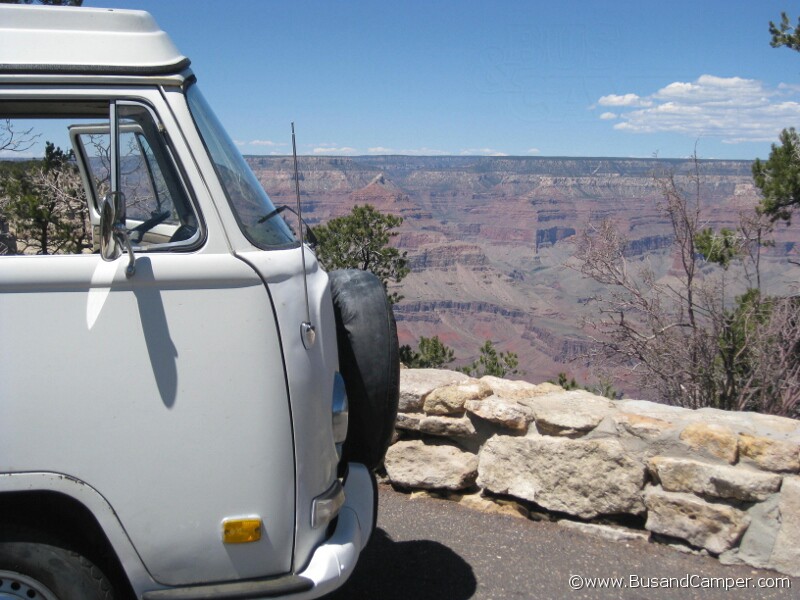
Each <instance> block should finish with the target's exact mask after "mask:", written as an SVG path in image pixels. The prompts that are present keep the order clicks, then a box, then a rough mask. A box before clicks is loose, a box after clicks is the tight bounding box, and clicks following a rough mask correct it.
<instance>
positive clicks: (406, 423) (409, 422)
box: [394, 413, 422, 431]
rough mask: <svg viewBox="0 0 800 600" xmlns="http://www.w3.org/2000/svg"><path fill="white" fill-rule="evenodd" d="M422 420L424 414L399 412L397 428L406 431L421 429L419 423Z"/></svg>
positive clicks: (396, 421)
mask: <svg viewBox="0 0 800 600" xmlns="http://www.w3.org/2000/svg"><path fill="white" fill-rule="evenodd" d="M421 421H422V415H420V414H415V413H397V419H395V422H394V426H395V429H404V430H406V431H419V424H420V422H421Z"/></svg>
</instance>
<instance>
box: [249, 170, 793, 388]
mask: <svg viewBox="0 0 800 600" xmlns="http://www.w3.org/2000/svg"><path fill="white" fill-rule="evenodd" d="M246 158H247V161H248V163H249V164H250V166H251V168H252V169H253V171H254V172H255V174H256V176H257V177H258V179H259V181H260V182H261V184H262V185H263V186H264V188H265V189H266V190H267V192H268V193H269V195H270V196H271V198H272V200H273V202H274V203H275V204H276V205H281V204H289V205H294V203H295V188H294V171H293V162H292V157H290V156H248V157H246ZM298 164H299V172H300V176H299V179H300V190H301V196H302V202H303V211H304V217H305V218H306V220H307V222H308V223H309V224H311V226H312V227H313V225H314V224H318V223H324V222H326V221H328V220H329V219H331V218H334V217H338V216H342V215H345V214H347V213H349V212H350V210H351V209H352V207H353V206H354V205H357V204H358V205H363V204H371V205H373V206H374V207H375V208H377V209H378V210H379V211H381V212H384V213H390V214H394V215H398V216H401V217H403V219H404V221H403V224H402V225H401V226H400V227H399V228H398V230H397V235H396V237H395V238H394V241H393V243H394V245H396V246H397V247H398V248H400V249H401V250H403V251H406V252H407V253H408V260H409V266H410V267H411V274H410V275H408V276H407V277H406V278H405V279H404V280H403V281H402V282H401V284H400V285H399V286H397V291H399V293H400V294H401V295H402V296H403V298H402V300H401V301H400V302H399V303H398V304H396V305H395V315H396V318H397V325H398V335H399V338H400V343H401V344H410V345H411V346H412V347H414V346H415V345H416V342H417V340H418V338H419V337H420V336H426V337H431V336H434V335H438V336H439V338H440V339H441V340H442V341H443V342H444V343H445V344H447V345H448V346H450V347H452V348H453V349H454V350H455V356H456V361H455V362H454V363H453V364H452V365H450V367H455V366H458V365H462V364H466V363H468V362H471V361H472V360H474V359H475V358H476V356H477V353H478V349H479V348H480V346H481V344H482V343H483V342H484V341H485V340H487V339H489V340H492V342H494V344H495V346H496V347H497V348H498V349H499V350H501V351H511V352H515V353H516V354H517V355H518V356H519V361H520V369H521V370H522V372H523V373H522V374H521V375H520V377H522V378H524V379H527V380H529V381H543V380H547V379H553V378H555V377H556V376H557V375H558V373H560V372H564V373H568V374H569V375H570V376H574V377H575V378H576V379H577V380H578V381H579V382H584V383H592V382H597V381H599V380H601V379H603V380H604V379H606V378H607V377H609V376H612V375H613V376H614V377H615V380H614V387H615V389H616V390H618V391H619V392H621V393H623V394H624V395H625V396H630V395H636V397H640V398H648V393H647V390H646V389H641V386H640V384H639V383H637V381H636V380H635V379H634V378H632V377H631V376H630V375H629V374H626V373H624V372H622V371H621V370H617V371H614V372H610V373H609V372H606V371H604V370H601V369H599V368H598V367H597V365H595V364H593V363H592V361H591V360H588V359H587V357H586V354H587V351H588V349H589V346H590V344H591V339H590V336H589V333H588V331H587V328H586V326H585V319H587V318H591V317H592V316H593V315H594V314H596V310H597V307H596V304H595V303H593V302H592V301H591V300H592V298H593V297H594V296H595V295H596V294H598V293H599V292H600V291H601V290H600V288H599V286H598V285H597V284H596V283H595V282H593V281H592V280H590V279H587V278H586V277H584V276H583V275H581V273H580V272H579V271H578V270H576V269H575V261H574V259H572V257H573V254H574V252H575V243H576V241H577V239H578V238H579V237H580V234H581V233H582V232H583V231H584V230H586V229H587V228H591V227H593V226H597V225H598V224H600V223H601V222H602V221H603V220H610V221H611V222H613V223H614V224H615V225H616V226H617V227H618V228H619V229H620V231H621V232H622V233H623V235H624V236H625V237H626V238H627V240H628V251H627V255H628V258H629V260H630V262H631V264H636V263H637V262H639V263H641V262H643V261H647V262H648V263H649V264H650V266H651V268H652V269H653V271H654V272H655V273H656V275H657V276H658V277H669V276H671V275H673V274H675V271H676V269H677V264H676V263H675V256H674V252H673V249H672V237H671V226H670V222H669V219H668V217H667V216H666V215H665V214H664V211H663V207H662V206H661V202H662V193H661V188H660V184H659V182H660V181H663V178H664V177H667V176H669V175H670V174H672V175H673V176H674V177H675V178H676V180H678V181H679V182H682V183H683V184H686V185H687V193H689V194H695V193H699V197H700V198H702V207H703V225H704V226H708V227H713V228H715V229H719V228H721V227H728V228H735V227H736V226H737V224H738V222H739V215H740V213H742V212H749V211H752V209H753V207H754V206H755V205H756V203H757V202H758V198H759V196H758V190H757V188H755V186H754V184H753V181H752V176H751V171H750V169H751V163H750V162H749V161H729V160H725V161H723V160H700V161H694V160H673V159H655V158H654V159H627V158H559V157H554V158H546V157H482V156H424V157H423V156H347V157H332V156H301V157H298ZM695 174H696V175H698V176H699V179H698V181H699V187H698V188H693V187H692V186H691V180H690V178H691V177H692V176H693V175H695ZM770 237H771V239H772V240H773V241H774V245H772V246H770V247H767V248H764V251H763V258H762V282H763V286H764V288H765V289H766V291H768V292H770V293H780V294H786V293H797V290H796V289H795V286H796V283H797V281H798V276H800V267H798V266H795V265H793V264H792V263H790V262H789V259H790V258H791V257H792V256H795V257H796V254H797V251H798V250H797V247H796V246H797V242H798V241H800V240H798V233H797V229H796V226H795V227H792V226H786V225H784V224H778V225H777V226H776V228H775V230H774V232H773V233H772V234H771V236H770ZM637 386H639V387H637Z"/></svg>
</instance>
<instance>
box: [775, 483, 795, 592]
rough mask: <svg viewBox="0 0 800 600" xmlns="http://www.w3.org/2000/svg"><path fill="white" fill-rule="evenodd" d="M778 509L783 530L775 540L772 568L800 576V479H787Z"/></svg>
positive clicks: (781, 529) (782, 489)
mask: <svg viewBox="0 0 800 600" xmlns="http://www.w3.org/2000/svg"><path fill="white" fill-rule="evenodd" d="M778 509H779V510H780V515H781V528H780V530H779V531H778V536H777V537H776V538H775V546H774V547H773V549H772V556H771V557H770V567H771V568H773V569H776V570H778V571H780V572H781V573H788V574H790V575H794V576H796V577H797V576H800V477H796V476H795V477H785V478H784V480H783V487H782V488H781V495H780V500H779V503H778Z"/></svg>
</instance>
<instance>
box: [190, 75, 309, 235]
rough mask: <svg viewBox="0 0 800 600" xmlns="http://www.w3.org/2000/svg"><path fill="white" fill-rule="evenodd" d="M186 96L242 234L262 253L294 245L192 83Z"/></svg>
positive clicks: (283, 225) (265, 196) (256, 182)
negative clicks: (262, 251)
mask: <svg viewBox="0 0 800 600" xmlns="http://www.w3.org/2000/svg"><path fill="white" fill-rule="evenodd" d="M186 97H187V99H188V102H189V110H190V111H191V113H192V117H193V118H194V122H195V124H196V125H197V129H198V130H199V131H200V136H201V137H202V138H203V142H204V143H205V146H206V149H207V150H208V153H209V155H210V156H211V160H212V162H213V163H214V168H215V169H216V171H217V176H218V177H219V180H220V182H221V183H222V187H223V188H224V189H225V194H226V195H227V197H228V202H229V203H230V205H231V208H232V209H233V213H234V215H235V216H236V220H237V221H238V223H239V227H241V229H242V232H243V233H244V235H245V236H246V237H247V239H248V240H250V242H252V243H253V244H254V245H255V246H257V247H259V248H261V249H262V250H275V249H278V248H291V247H294V246H297V244H298V243H297V240H296V238H295V237H294V234H293V233H292V231H291V229H289V226H288V225H287V224H286V222H285V221H284V220H283V218H281V217H280V216H279V215H278V212H277V211H276V210H275V206H274V205H273V204H272V200H270V199H269V196H267V193H266V192H265V191H264V188H262V187H261V184H260V183H259V182H258V179H256V176H255V175H254V174H253V172H252V171H251V170H250V167H248V166H247V163H246V162H245V161H244V158H242V155H241V154H240V153H239V150H238V149H237V148H236V146H235V145H234V143H233V141H231V139H230V137H228V134H227V133H226V132H225V129H224V128H223V127H222V125H221V124H220V122H219V121H218V120H217V117H216V116H215V115H214V113H213V111H212V110H211V107H210V106H209V105H208V102H206V99H205V98H204V97H203V95H202V94H201V93H200V90H199V89H198V87H197V85H196V84H192V85H190V86H189V89H188V90H187V92H186Z"/></svg>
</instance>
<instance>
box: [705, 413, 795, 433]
mask: <svg viewBox="0 0 800 600" xmlns="http://www.w3.org/2000/svg"><path fill="white" fill-rule="evenodd" d="M695 412H696V414H697V416H698V417H699V418H700V419H702V420H703V421H705V422H707V423H713V424H716V425H723V426H725V427H728V428H729V429H733V430H734V431H736V432H737V433H754V434H758V432H762V431H771V432H773V433H777V434H793V433H794V434H800V421H798V420H797V419H790V418H788V417H779V416H777V415H762V414H760V413H756V412H743V411H735V410H720V409H719V408H699V409H697V411H695Z"/></svg>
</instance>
